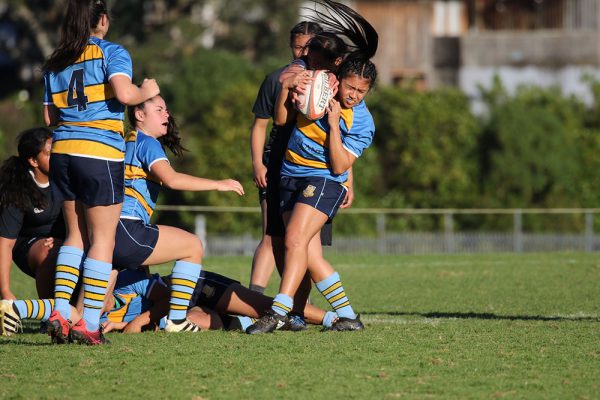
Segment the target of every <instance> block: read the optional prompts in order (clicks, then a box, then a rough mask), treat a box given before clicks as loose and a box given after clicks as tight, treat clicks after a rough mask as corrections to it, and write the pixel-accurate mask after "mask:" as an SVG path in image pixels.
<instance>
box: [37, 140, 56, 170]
mask: <svg viewBox="0 0 600 400" xmlns="http://www.w3.org/2000/svg"><path fill="white" fill-rule="evenodd" d="M51 149H52V139H48V140H46V143H45V144H44V147H42V150H41V151H40V152H39V153H38V155H37V156H35V158H34V161H35V162H37V168H38V169H39V170H40V172H41V173H42V174H44V175H46V176H48V174H49V173H50V150H51Z"/></svg>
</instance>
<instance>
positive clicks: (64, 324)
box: [48, 310, 71, 344]
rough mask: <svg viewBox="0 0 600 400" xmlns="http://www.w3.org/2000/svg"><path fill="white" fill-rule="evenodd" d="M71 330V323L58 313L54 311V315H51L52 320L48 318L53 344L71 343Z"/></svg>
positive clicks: (49, 333) (49, 332)
mask: <svg viewBox="0 0 600 400" xmlns="http://www.w3.org/2000/svg"><path fill="white" fill-rule="evenodd" d="M70 330H71V321H69V320H68V319H64V318H63V317H62V315H60V313H59V312H58V311H56V310H53V311H52V314H50V318H48V335H50V338H51V339H52V343H55V344H65V343H69V331H70Z"/></svg>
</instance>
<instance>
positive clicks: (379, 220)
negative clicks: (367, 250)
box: [376, 214, 386, 254]
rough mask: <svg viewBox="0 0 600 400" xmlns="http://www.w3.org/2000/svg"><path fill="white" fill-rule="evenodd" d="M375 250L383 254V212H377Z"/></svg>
mask: <svg viewBox="0 0 600 400" xmlns="http://www.w3.org/2000/svg"><path fill="white" fill-rule="evenodd" d="M376 224H377V239H378V240H377V252H378V253H379V254H385V252H386V243H385V214H377V216H376Z"/></svg>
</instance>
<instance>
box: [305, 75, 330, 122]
mask: <svg viewBox="0 0 600 400" xmlns="http://www.w3.org/2000/svg"><path fill="white" fill-rule="evenodd" d="M308 72H309V73H310V74H311V75H312V80H311V81H310V83H309V84H308V85H306V86H305V87H304V93H303V94H300V93H298V99H297V101H296V109H297V110H298V112H299V113H300V114H302V115H304V116H305V117H306V118H308V119H310V120H312V121H315V120H317V119H320V118H321V117H323V115H325V111H327V106H328V105H329V100H331V98H332V97H333V90H332V89H331V86H330V85H329V75H328V72H327V71H326V70H317V71H308Z"/></svg>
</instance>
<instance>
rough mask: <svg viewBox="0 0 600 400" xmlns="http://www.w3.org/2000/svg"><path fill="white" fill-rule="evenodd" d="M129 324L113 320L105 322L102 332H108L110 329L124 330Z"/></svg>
mask: <svg viewBox="0 0 600 400" xmlns="http://www.w3.org/2000/svg"><path fill="white" fill-rule="evenodd" d="M127 325H128V324H127V322H113V321H108V322H103V323H102V332H103V333H108V332H110V331H122V330H123V329H124V328H125V327H126V326H127Z"/></svg>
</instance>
